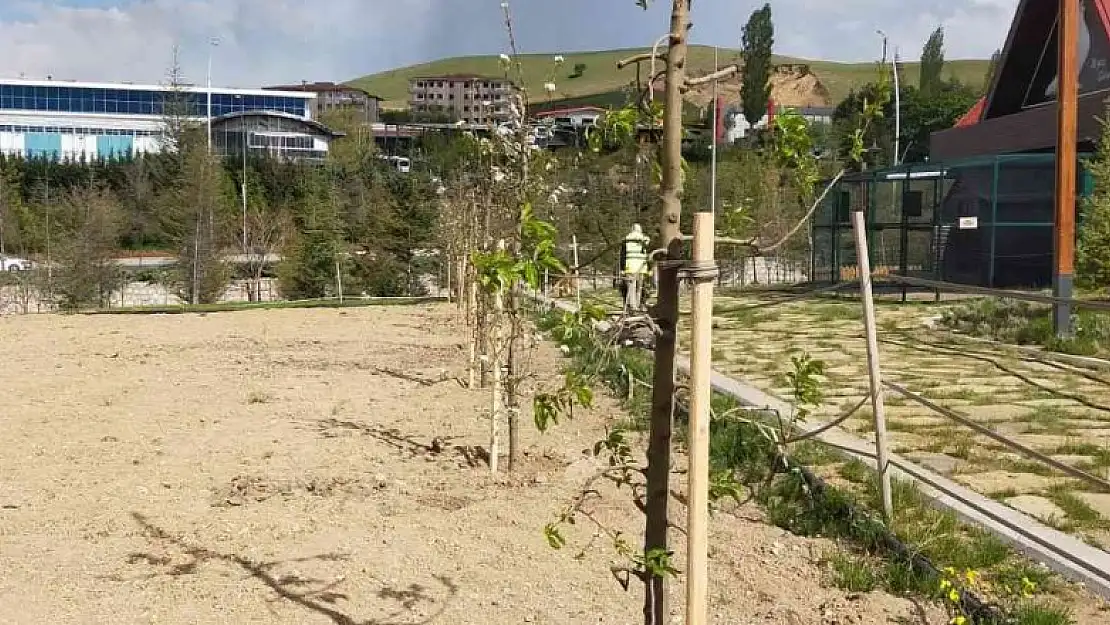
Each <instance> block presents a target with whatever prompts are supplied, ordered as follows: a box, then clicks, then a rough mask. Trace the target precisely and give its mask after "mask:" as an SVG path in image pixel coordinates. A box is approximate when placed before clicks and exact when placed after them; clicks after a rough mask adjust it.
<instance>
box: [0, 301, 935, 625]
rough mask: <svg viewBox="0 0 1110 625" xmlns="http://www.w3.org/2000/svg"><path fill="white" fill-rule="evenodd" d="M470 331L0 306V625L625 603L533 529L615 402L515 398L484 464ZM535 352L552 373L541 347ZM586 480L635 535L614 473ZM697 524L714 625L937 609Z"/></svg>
mask: <svg viewBox="0 0 1110 625" xmlns="http://www.w3.org/2000/svg"><path fill="white" fill-rule="evenodd" d="M464 336H465V330H464V328H462V327H460V325H459V323H458V321H457V317H456V312H455V310H454V308H452V307H449V306H433V307H379V308H364V309H347V310H285V311H282V310H272V311H249V312H235V313H221V314H209V315H163V316H88V317H85V316H56V315H41V316H26V317H8V318H4V319H2V320H0V337H2V338H0V362H2V363H4V365H3V366H4V381H3V384H0V405H2V406H3V409H4V413H3V417H2V418H0V440H3V441H4V442H5V446H4V451H3V452H2V453H0V623H18V624H27V625H32V624H36V625H37V624H40V623H57V624H66V623H89V624H94V623H95V624H108V623H113V624H114V623H120V624H132V623H134V624H142V623H160V624H186V623H189V624H217V623H218V624H227V623H235V624H244V623H270V624H273V623H290V624H328V623H332V624H339V625H355V624H362V625H415V624H418V623H419V624H423V623H444V624H448V623H450V624H461V623H472V624H476V625H477V624H482V625H501V624H509V623H548V624H556V623H558V624H566V623H575V624H577V623H613V624H618V623H619V624H625V623H634V622H637V621H638V620H639V619H640V618H641V616H640V614H641V608H640V601H641V599H640V588H639V586H638V585H637V583H636V582H633V584H632V586H631V587H630V590H629V591H628V592H626V591H624V590H622V588H621V586H620V585H619V584H618V583H617V582H616V580H615V579H614V578H613V576H612V574H611V573H610V566H611V565H612V564H614V563H615V562H616V559H615V556H614V554H613V553H612V551H611V550H610V549H609V548H607V546H606V543H605V541H604V540H603V539H601V538H598V537H596V536H594V532H593V529H592V528H590V527H586V526H585V525H584V524H581V525H579V526H577V527H576V529H574V531H572V532H569V533H568V538H569V539H570V542H571V544H570V545H568V547H567V548H566V549H564V550H562V551H553V550H552V549H550V548H549V547H548V546H547V543H546V541H545V540H544V537H543V534H542V531H541V530H542V527H543V526H544V524H545V523H547V522H549V521H551V520H553V519H554V517H555V515H556V514H557V513H558V511H559V510H560V509H561V508H562V507H563V506H564V505H565V504H566V502H567V501H569V500H570V498H571V497H573V496H574V494H575V493H576V492H578V489H579V488H580V486H581V485H582V483H583V482H584V481H585V480H586V479H588V478H589V477H590V476H591V475H593V474H594V473H595V472H596V471H597V464H596V461H595V460H594V459H592V458H591V457H590V456H589V455H588V453H586V451H585V450H588V449H589V448H590V447H591V446H592V444H593V442H594V441H596V440H598V439H599V438H601V437H602V436H603V432H604V427H605V425H606V424H609V423H612V422H614V421H615V420H617V419H619V418H620V417H621V415H620V414H619V411H618V410H617V408H616V407H615V405H614V404H613V403H611V402H607V401H606V400H604V399H603V400H602V401H600V402H599V406H598V407H597V409H595V410H594V411H592V412H588V413H583V412H580V413H579V414H577V415H576V417H575V419H573V420H571V421H568V422H566V423H564V424H562V425H560V426H559V427H558V428H556V430H555V431H554V432H552V433H549V434H547V435H542V436H541V435H540V434H538V433H536V432H535V430H534V428H533V427H532V425H531V417H530V415H524V417H523V435H522V441H523V446H524V448H525V456H524V458H523V460H522V462H521V464H520V466H518V467H517V469H516V472H515V473H514V475H513V476H511V477H494V476H491V475H490V474H489V469H488V465H487V463H486V460H485V456H486V447H487V446H488V431H489V425H488V418H487V416H486V413H485V412H484V409H485V406H486V404H487V402H488V392H487V391H467V390H466V389H464V388H462V387H461V386H460V385H459V384H458V383H456V382H455V381H454V376H457V375H462V374H463V372H464V363H465V357H466V350H465V347H464V338H463V337H464ZM533 364H534V368H535V369H536V370H537V372H538V374H539V375H538V382H537V383H538V384H541V385H544V384H547V385H553V384H555V383H556V380H557V379H558V367H559V363H558V355H557V352H556V351H555V350H553V349H550V348H546V347H543V348H541V349H540V351H539V353H538V354H537V356H536V358H535V361H534V363H533ZM679 460H680V461H681V459H679ZM681 481H682V480H681V476H676V486H680V483H681ZM602 495H603V497H602V498H601V499H598V500H595V501H594V502H593V503H591V504H590V505H591V506H592V507H591V510H592V511H593V512H594V514H595V515H596V516H597V518H599V519H602V520H603V521H605V522H607V523H611V524H612V525H613V526H614V527H617V528H619V529H621V530H623V531H624V532H626V534H627V535H628V536H629V537H631V538H630V540H632V541H633V542H634V541H635V537H636V536H638V535H639V533H640V531H642V518H641V515H640V513H639V512H638V511H637V509H636V508H635V506H634V505H633V504H632V502H631V501H630V499H629V496H628V493H627V491H615V490H612V489H609V488H603V489H602ZM679 502H680V500H676V502H675V503H674V504H673V506H672V509H673V511H674V515H675V518H674V520H675V522H676V523H677V524H679V525H683V524H684V516H685V509H684V508H682V506H681V504H680V503H679ZM591 540H592V541H593V543H594V544H593V546H592V547H589V548H587V549H585V550H584V551H583V552H582V555H581V557H575V556H577V555H579V552H580V551H582V548H583V547H585V546H586V545H588V544H589V543H590V542H591ZM675 540H676V542H677V543H678V545H677V549H676V550H677V552H678V553H677V554H676V562H677V563H678V564H679V568H682V566H681V564H682V558H683V554H682V549H681V541H682V536H681V532H679V531H676V532H675ZM711 543H712V546H713V548H712V553H711V556H712V560H711V563H712V583H713V587H712V600H713V605H712V606H711V622H713V623H716V624H719V625H725V624H729V625H735V624H747V623H774V624H788V625H804V624H810V623H814V624H829V625H832V624H834V623H835V624H847V623H861V624H862V623H867V624H870V623H890V622H900V623H943V622H945V620H946V619H945V617H944V616H943V615H942V614H941V613H940V612H939V611H938V610H937V609H936V608H935V607H932V606H919V605H915V604H914V603H912V602H910V601H908V600H905V599H900V598H896V597H892V596H890V595H886V594H883V593H869V594H851V593H845V592H843V591H840V590H837V589H835V588H831V587H829V586H828V584H827V583H826V582H827V575H828V574H827V572H826V571H824V570H823V568H822V567H821V566H820V565H819V564H818V563H817V562H818V560H819V559H820V558H821V556H822V554H824V553H825V552H827V551H828V550H830V549H831V548H832V547H833V546H832V545H831V544H830V543H828V542H825V541H820V540H811V539H805V538H798V537H794V536H791V535H788V534H785V533H783V532H782V531H781V530H778V529H777V528H774V527H770V526H768V525H767V524H766V523H764V522H763V521H762V520H761V518H760V516H759V514H758V512H757V511H755V510H754V509H751V508H741V509H738V510H734V511H732V512H731V513H722V514H718V515H717V516H716V517H714V522H713V526H712V536H711ZM682 593H683V588H682V586H681V583H676V584H674V585H673V589H672V594H673V599H672V605H673V606H674V608H673V614H674V617H675V620H676V621H679V620H680V619H681V616H682V606H683V603H684V602H683V594H682Z"/></svg>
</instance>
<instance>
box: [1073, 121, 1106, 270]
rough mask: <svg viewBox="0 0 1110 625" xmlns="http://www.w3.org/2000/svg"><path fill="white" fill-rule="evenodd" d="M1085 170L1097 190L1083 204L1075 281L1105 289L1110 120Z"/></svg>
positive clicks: (1104, 125)
mask: <svg viewBox="0 0 1110 625" xmlns="http://www.w3.org/2000/svg"><path fill="white" fill-rule="evenodd" d="M1108 113H1110V111H1108ZM1086 169H1087V172H1088V173H1089V174H1090V176H1091V178H1092V180H1093V182H1094V189H1093V190H1092V192H1091V194H1090V195H1089V196H1088V197H1086V198H1084V199H1083V202H1082V205H1081V206H1082V208H1081V210H1082V213H1081V216H1080V221H1081V228H1080V229H1079V242H1078V245H1077V246H1076V263H1075V264H1076V274H1077V275H1076V283H1077V284H1078V285H1079V287H1080V288H1084V289H1104V288H1107V287H1110V120H1107V121H1103V122H1102V140H1101V141H1099V144H1098V152H1096V154H1095V157H1094V158H1092V159H1091V160H1089V161H1088V162H1087V163H1086Z"/></svg>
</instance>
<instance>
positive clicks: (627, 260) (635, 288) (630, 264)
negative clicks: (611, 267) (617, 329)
mask: <svg viewBox="0 0 1110 625" xmlns="http://www.w3.org/2000/svg"><path fill="white" fill-rule="evenodd" d="M648 240H649V239H648V237H647V235H645V234H644V231H643V229H641V228H640V224H633V226H632V231H631V232H629V233H628V235H627V236H625V237H624V244H623V245H622V246H621V258H620V261H621V283H620V287H621V298H622V299H623V300H624V310H625V312H628V311H630V310H640V308H641V305H642V303H643V299H642V298H643V295H642V294H643V288H644V283H645V282H646V281H647V276H648V249H647V244H648Z"/></svg>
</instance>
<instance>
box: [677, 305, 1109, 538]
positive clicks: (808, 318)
mask: <svg viewBox="0 0 1110 625" xmlns="http://www.w3.org/2000/svg"><path fill="white" fill-rule="evenodd" d="M766 301H770V300H760V299H759V298H758V296H757V295H753V296H751V297H746V296H730V297H719V298H717V301H716V302H715V304H716V305H717V309H718V310H719V311H726V310H727V309H729V308H734V309H735V308H741V307H745V306H750V305H752V304H755V303H760V302H766ZM686 308H687V309H688V306H687V307H686ZM859 309H860V305H859V304H858V303H857V302H849V301H839V302H838V301H835V300H832V299H826V300H822V301H805V302H792V303H789V304H779V305H776V306H770V307H766V308H762V309H760V310H758V311H756V314H751V313H747V314H744V313H737V315H738V317H739V315H741V314H744V315H745V316H744V317H743V318H729V316H728V315H729V313H727V312H722V313H719V314H718V315H717V317H716V321H717V323H716V329H715V331H714V336H713V346H714V366H715V367H716V368H717V369H718V370H720V371H722V372H725V373H728V374H729V375H732V376H734V377H736V378H739V379H743V380H745V381H747V382H748V383H750V384H752V385H754V386H756V387H757V388H759V389H761V390H762V391H764V392H767V393H772V394H775V395H777V396H779V397H782V398H783V399H786V400H789V399H790V397H789V393H790V389H788V388H786V384H785V374H786V373H787V371H788V370H789V368H790V357H791V356H794V355H798V354H799V353H801V352H802V351H805V352H807V353H808V354H809V355H810V356H811V357H812V358H814V359H817V360H821V361H824V362H825V364H826V370H825V374H826V375H825V376H823V379H822V382H823V384H822V391H823V393H824V397H825V399H824V403H823V405H822V406H820V407H819V408H818V409H817V410H816V411H815V412H816V413H817V414H819V415H828V416H833V415H839V414H840V413H841V411H843V410H844V409H845V407H848V406H851V405H852V404H854V403H855V402H857V401H859V400H860V399H861V398H862V397H865V396H867V394H868V393H869V384H868V378H867V357H866V346H865V342H864V340H863V324H862V321H861V318H862V315H860V314H859V313H860V310H859ZM941 311H942V308H940V307H936V306H905V307H900V306H880V307H878V309H877V310H876V315H877V322H878V333H879V340H880V345H879V351H880V358H881V361H880V364H881V366H882V369H883V372H884V376H885V378H886V379H887V380H890V381H894V382H897V383H899V384H900V385H902V386H904V387H906V388H907V389H909V390H910V391H913V392H915V393H918V394H920V395H922V396H924V397H925V398H927V399H929V400H930V401H933V402H934V403H937V404H939V405H941V406H944V407H946V408H948V409H951V410H954V411H956V412H958V413H959V414H961V415H964V416H965V417H967V418H969V419H971V420H973V421H976V422H978V423H981V424H983V425H985V426H987V427H989V428H991V429H992V430H994V431H995V432H998V433H999V434H1002V435H1004V436H1007V437H1010V438H1012V439H1014V440H1016V441H1018V442H1020V443H1022V444H1024V445H1027V446H1029V447H1032V448H1033V449H1036V450H1037V451H1038V452H1040V453H1044V454H1049V455H1055V456H1059V457H1061V458H1062V459H1063V460H1062V461H1063V462H1064V463H1065V464H1068V465H1070V466H1082V467H1084V468H1085V470H1088V471H1090V472H1091V473H1093V474H1096V475H1106V476H1108V477H1110V410H1099V409H1097V406H1105V407H1106V408H1110V375H1108V374H1105V373H1102V374H1097V373H1096V374H1095V375H1097V376H1098V377H1099V378H1102V379H1103V380H1104V381H1103V382H1100V381H1098V380H1097V379H1095V380H1092V379H1089V378H1088V377H1084V375H1081V374H1080V372H1077V371H1074V370H1070V369H1072V367H1071V366H1062V365H1059V364H1055V363H1044V362H1036V361H1033V360H1029V359H1028V358H1029V356H1028V355H1027V354H1024V353H1020V352H1018V351H1016V350H1010V349H1006V348H1001V347H998V346H994V345H991V344H989V343H981V344H980V343H976V344H973V345H966V344H964V343H963V342H959V343H957V342H953V341H952V340H951V339H950V338H948V337H947V336H946V335H944V334H942V333H936V332H933V331H932V330H929V329H928V328H927V327H926V326H925V323H924V321H925V320H926V319H927V318H930V317H935V316H937V315H939V314H940V313H941ZM894 328H897V329H894ZM679 333H680V340H681V341H682V342H683V343H685V342H686V341H688V339H689V317H684V318H683V320H682V323H681V324H680V328H679ZM962 352H975V354H974V355H968V354H966V353H962ZM984 358H987V359H990V360H992V361H994V363H991V362H985V361H984V360H983V359H984ZM1087 373H1091V372H1087ZM885 398H886V399H887V401H888V402H889V405H888V407H887V419H888V423H889V426H890V427H889V430H890V432H889V436H890V441H891V448H892V449H894V450H896V451H898V452H899V453H904V454H906V455H907V456H909V457H910V458H913V459H915V460H916V461H917V462H919V463H920V464H921V465H922V466H925V467H929V468H931V469H933V470H934V471H935V472H937V473H940V474H944V475H951V476H952V479H954V480H956V481H958V482H960V483H962V484H965V485H967V486H968V487H969V488H971V489H972V490H976V491H978V492H980V493H982V494H985V495H997V494H1006V493H1010V494H1013V495H1016V496H1017V497H1009V498H1007V502H1008V503H1009V504H1010V505H1011V506H1012V507H1014V508H1015V509H1022V510H1024V511H1028V512H1030V514H1033V515H1034V516H1042V517H1043V516H1044V515H1045V514H1047V515H1048V516H1053V515H1057V516H1060V513H1062V512H1063V511H1062V510H1061V509H1060V506H1059V505H1057V504H1056V503H1055V499H1056V498H1057V497H1058V496H1059V493H1058V492H1057V491H1056V490H1053V489H1059V488H1066V489H1075V490H1065V491H1063V492H1064V493H1065V494H1066V493H1071V494H1074V495H1075V496H1076V497H1079V498H1080V499H1082V501H1084V502H1085V503H1086V504H1087V505H1089V506H1090V507H1091V508H1092V509H1094V510H1095V511H1097V512H1098V514H1099V515H1101V516H1102V517H1104V520H1105V521H1106V523H1107V527H1110V494H1107V495H1103V494H1102V493H1086V492H1083V490H1084V487H1082V486H1079V485H1078V484H1077V482H1075V481H1074V480H1069V479H1066V478H1064V476H1062V475H1059V474H1054V473H1052V471H1051V470H1049V469H1047V468H1046V467H1045V466H1043V465H1038V464H1037V463H1036V462H1035V461H1034V460H1032V459H1030V458H1025V457H1023V456H1022V455H1021V454H1018V453H1017V452H1015V451H1013V450H1011V449H1009V448H1008V447H1006V446H1005V445H1003V444H1001V443H999V442H998V441H995V440H993V439H991V438H989V437H985V436H982V435H978V434H976V433H974V432H973V431H971V430H970V429H968V428H966V427H964V426H962V425H959V424H957V423H949V422H948V419H947V418H946V417H943V416H941V415H938V414H935V413H933V412H932V411H931V410H929V409H928V408H926V407H924V406H920V405H918V404H916V403H914V402H913V401H911V400H908V399H906V398H902V397H900V396H898V395H897V394H895V393H893V392H886V393H885ZM1078 399H1082V400H1084V401H1085V402H1087V403H1088V404H1090V405H1085V404H1084V402H1083V401H1078ZM866 408H867V409H869V408H870V406H869V405H868V406H866ZM862 414H863V413H862V412H861V415H862ZM867 415H868V416H867V417H866V418H854V419H852V420H850V421H848V422H847V423H846V426H847V428H848V429H851V430H853V431H855V432H857V435H858V436H859V437H860V438H863V439H870V438H871V437H872V436H873V434H872V432H871V429H872V426H871V423H870V416H869V412H868V413H867ZM1092 446H1093V448H1095V449H1106V450H1107V453H1105V454H1095V453H1093V452H1091V451H1088V449H1091V448H1092ZM1073 449H1075V450H1079V451H1075V452H1072V451H1071V450H1073ZM1043 474H1047V475H1043ZM1011 500H1012V501H1011ZM1046 511H1047V512H1046ZM1060 518H1063V517H1062V516H1061V517H1060ZM1088 529H1090V528H1088ZM1099 531H1102V530H1101V529H1100V530H1099Z"/></svg>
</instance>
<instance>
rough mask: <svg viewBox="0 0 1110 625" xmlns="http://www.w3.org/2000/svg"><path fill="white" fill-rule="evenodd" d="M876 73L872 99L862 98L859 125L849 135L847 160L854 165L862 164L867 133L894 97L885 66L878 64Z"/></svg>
mask: <svg viewBox="0 0 1110 625" xmlns="http://www.w3.org/2000/svg"><path fill="white" fill-rule="evenodd" d="M877 73H878V75H877V76H876V78H875V83H874V93H873V97H871V98H864V100H863V110H862V111H861V115H860V125H859V127H858V128H856V129H855V130H854V131H852V134H851V146H850V147H849V149H848V159H849V160H850V161H851V162H852V163H855V164H856V165H859V164H861V163H863V159H864V155H865V153H866V152H867V146H866V144H865V142H864V138H865V137H866V136H867V131H868V130H869V129H870V127H871V124H873V123H874V122H875V120H879V119H882V118H883V116H884V114H883V109H885V108H886V105H887V104H888V103H889V102H890V99H891V98H892V97H893V95H894V90H893V87H892V86H891V82H890V76H889V75H888V74H887V70H886V66H885V65H883V64H881V63H880V64H879V66H878V72H877Z"/></svg>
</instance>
